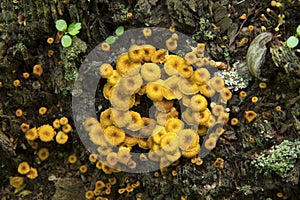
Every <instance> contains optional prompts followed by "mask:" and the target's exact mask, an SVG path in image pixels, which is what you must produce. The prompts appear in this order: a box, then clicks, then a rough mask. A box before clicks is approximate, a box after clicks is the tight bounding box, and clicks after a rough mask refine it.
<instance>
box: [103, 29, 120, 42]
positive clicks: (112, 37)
mask: <svg viewBox="0 0 300 200" xmlns="http://www.w3.org/2000/svg"><path fill="white" fill-rule="evenodd" d="M123 33H124V27H123V26H119V27H118V28H117V29H116V30H115V34H114V35H110V36H108V37H107V38H106V39H105V42H106V43H108V44H113V43H114V42H115V41H116V40H117V39H118V38H119V37H120V36H121V35H123Z"/></svg>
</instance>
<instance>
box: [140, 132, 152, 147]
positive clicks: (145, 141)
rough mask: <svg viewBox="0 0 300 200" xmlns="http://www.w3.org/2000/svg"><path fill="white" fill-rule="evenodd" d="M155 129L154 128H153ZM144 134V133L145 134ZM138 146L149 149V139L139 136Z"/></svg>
mask: <svg viewBox="0 0 300 200" xmlns="http://www.w3.org/2000/svg"><path fill="white" fill-rule="evenodd" d="M153 129H154V128H153ZM151 133H152V131H151ZM143 136H144V135H143ZM138 146H139V147H140V148H142V149H149V147H148V145H147V140H146V139H142V138H139V139H138Z"/></svg>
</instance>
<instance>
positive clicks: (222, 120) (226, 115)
mask: <svg viewBox="0 0 300 200" xmlns="http://www.w3.org/2000/svg"><path fill="white" fill-rule="evenodd" d="M228 120H229V113H226V112H224V113H222V114H220V115H219V117H218V119H217V122H216V123H217V124H223V125H225V124H227V122H228Z"/></svg>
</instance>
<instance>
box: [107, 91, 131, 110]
mask: <svg viewBox="0 0 300 200" xmlns="http://www.w3.org/2000/svg"><path fill="white" fill-rule="evenodd" d="M134 102H135V95H124V94H121V92H120V91H119V88H118V87H116V88H113V89H112V92H111V98H110V103H111V105H113V106H114V107H115V108H116V109H118V110H121V111H127V110H128V109H130V108H132V107H133V106H134Z"/></svg>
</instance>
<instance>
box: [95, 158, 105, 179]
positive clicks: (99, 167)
mask: <svg viewBox="0 0 300 200" xmlns="http://www.w3.org/2000/svg"><path fill="white" fill-rule="evenodd" d="M96 168H97V169H102V163H101V161H100V160H98V161H97V162H96ZM104 185H105V184H104Z"/></svg>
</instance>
